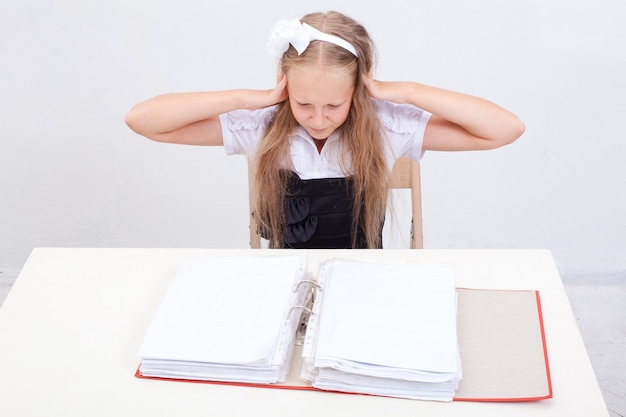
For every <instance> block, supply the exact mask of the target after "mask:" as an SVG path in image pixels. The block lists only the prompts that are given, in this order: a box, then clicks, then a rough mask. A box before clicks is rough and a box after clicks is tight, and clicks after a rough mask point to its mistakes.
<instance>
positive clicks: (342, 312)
mask: <svg viewBox="0 0 626 417" xmlns="http://www.w3.org/2000/svg"><path fill="white" fill-rule="evenodd" d="M318 283H319V284H320V286H321V287H322V291H321V292H320V293H319V294H318V298H317V299H316V303H315V305H314V307H313V315H312V316H311V318H310V319H309V323H308V327H307V334H306V339H305V346H304V349H303V356H304V362H305V366H304V368H303V377H304V378H305V379H308V380H310V381H311V383H312V384H313V386H315V387H317V388H320V389H324V390H333V391H343V392H354V393H363V394H372V395H383V396H392V397H402V398H412V399H429V400H440V401H451V400H452V398H453V397H454V393H455V391H456V389H457V388H458V384H459V380H460V378H461V365H460V356H459V350H458V341H457V331H456V290H455V279H454V271H453V270H452V269H450V268H445V267H439V266H433V265H411V264H397V265H394V264H389V263H386V264H380V263H374V262H365V261H352V260H343V259H334V260H331V261H328V262H326V263H325V264H324V265H323V267H322V269H321V272H320V277H319V280H318ZM319 295H321V297H320V296H319Z"/></svg>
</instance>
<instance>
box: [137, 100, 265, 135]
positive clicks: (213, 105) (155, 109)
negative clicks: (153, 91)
mask: <svg viewBox="0 0 626 417" xmlns="http://www.w3.org/2000/svg"><path fill="white" fill-rule="evenodd" d="M266 94H267V93H266V92H262V91H255V90H229V91H217V92H197V93H174V94H163V95H160V96H156V97H154V98H151V99H148V100H146V101H144V102H141V103H139V104H136V105H135V106H133V107H132V108H131V110H130V111H129V112H128V114H127V116H126V120H125V121H126V124H127V125H128V126H129V127H130V128H131V129H132V130H134V131H135V132H137V133H139V134H140V135H143V136H147V137H151V136H155V135H159V134H164V133H169V132H173V131H176V130H179V129H182V128H184V127H186V126H189V125H191V124H193V123H196V122H199V121H202V120H207V119H210V118H213V117H216V116H219V115H220V114H223V113H227V112H229V111H232V110H236V109H244V108H255V106H256V107H263V104H266V103H267V102H266V101H263V99H262V96H263V95H266Z"/></svg>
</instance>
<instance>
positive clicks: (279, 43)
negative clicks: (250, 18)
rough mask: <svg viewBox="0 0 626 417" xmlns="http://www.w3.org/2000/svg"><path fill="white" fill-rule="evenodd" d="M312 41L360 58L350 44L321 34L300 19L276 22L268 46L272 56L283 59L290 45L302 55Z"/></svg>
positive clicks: (268, 39)
mask: <svg viewBox="0 0 626 417" xmlns="http://www.w3.org/2000/svg"><path fill="white" fill-rule="evenodd" d="M311 41H324V42H329V43H332V44H334V45H337V46H340V47H342V48H343V49H345V50H347V51H350V52H351V53H352V55H354V56H356V57H358V55H357V53H356V49H355V48H354V46H352V44H351V43H350V42H348V41H346V40H345V39H341V38H339V37H337V36H335V35H329V34H328V33H324V32H320V31H319V30H317V29H315V28H314V27H312V26H310V25H308V24H306V23H300V19H298V18H295V19H292V20H287V19H281V20H279V21H278V22H276V24H275V25H274V27H273V28H272V31H271V33H270V36H269V37H268V38H267V42H266V46H267V50H268V51H269V53H270V54H271V55H272V56H274V57H276V58H282V56H283V54H284V53H285V52H286V51H287V49H289V44H291V45H293V47H294V48H296V51H298V55H300V54H302V53H303V52H304V51H306V48H308V47H309V43H311Z"/></svg>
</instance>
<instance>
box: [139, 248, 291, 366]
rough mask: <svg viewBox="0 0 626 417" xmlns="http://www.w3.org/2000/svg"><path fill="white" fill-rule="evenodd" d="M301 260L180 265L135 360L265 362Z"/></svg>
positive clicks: (201, 261) (253, 259) (217, 260)
mask: <svg viewBox="0 0 626 417" xmlns="http://www.w3.org/2000/svg"><path fill="white" fill-rule="evenodd" d="M300 262H301V256H266V257H232V258H230V257H221V258H211V259H199V260H194V261H190V262H188V263H186V264H185V265H184V266H183V267H182V268H181V270H180V271H179V273H178V274H177V276H176V277H175V279H174V280H173V282H172V284H171V286H170V288H169V290H168V292H167V293H166V295H165V297H164V299H163V301H162V303H161V305H160V307H159V309H158V311H157V313H156V315H155V317H154V319H153V321H152V324H151V326H150V329H149V330H148V333H147V335H146V337H145V339H144V342H143V344H142V346H141V349H140V352H139V356H140V357H144V358H145V357H152V358H161V359H173V360H184V361H197V362H210V363H242V364H245V363H254V362H256V361H265V360H267V358H268V357H269V354H270V353H271V350H272V348H273V346H274V344H275V342H276V340H277V336H278V332H279V331H280V328H281V324H282V323H283V320H284V317H285V315H286V314H287V313H288V311H287V310H288V308H289V305H288V301H289V299H290V297H292V296H293V285H294V280H295V278H296V277H295V272H296V271H297V270H298V267H299V264H300Z"/></svg>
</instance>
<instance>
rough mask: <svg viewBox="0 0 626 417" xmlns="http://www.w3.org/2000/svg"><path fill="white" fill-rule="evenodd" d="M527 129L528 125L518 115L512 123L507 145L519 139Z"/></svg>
mask: <svg viewBox="0 0 626 417" xmlns="http://www.w3.org/2000/svg"><path fill="white" fill-rule="evenodd" d="M525 131H526V126H525V125H524V122H522V121H521V120H520V119H519V118H518V117H517V116H516V117H515V119H514V120H513V122H512V123H511V130H510V132H509V134H508V138H507V142H506V143H505V144H506V145H509V144H511V143H513V142H515V141H516V140H517V139H519V138H520V137H521V136H522V135H523V134H524V132H525Z"/></svg>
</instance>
